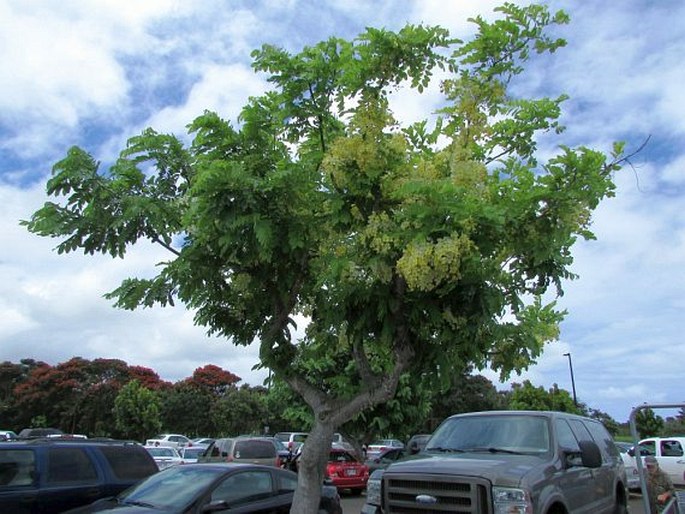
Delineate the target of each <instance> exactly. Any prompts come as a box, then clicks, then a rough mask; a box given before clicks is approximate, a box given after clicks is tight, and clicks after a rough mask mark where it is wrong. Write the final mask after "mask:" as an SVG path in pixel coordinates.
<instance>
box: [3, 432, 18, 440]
mask: <svg viewBox="0 0 685 514" xmlns="http://www.w3.org/2000/svg"><path fill="white" fill-rule="evenodd" d="M16 438H17V434H15V433H14V432H13V431H12V430H0V441H11V440H13V439H16Z"/></svg>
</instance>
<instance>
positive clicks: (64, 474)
mask: <svg viewBox="0 0 685 514" xmlns="http://www.w3.org/2000/svg"><path fill="white" fill-rule="evenodd" d="M96 479H97V472H96V471H95V467H94V466H93V463H92V462H91V460H90V458H89V457H88V454H87V453H86V452H85V450H83V449H82V448H50V449H48V476H47V482H48V483H49V484H68V483H73V482H79V483H83V482H93V481H95V480H96Z"/></svg>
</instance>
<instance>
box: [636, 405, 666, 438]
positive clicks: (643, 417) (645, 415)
mask: <svg viewBox="0 0 685 514" xmlns="http://www.w3.org/2000/svg"><path fill="white" fill-rule="evenodd" d="M635 428H636V429H637V432H638V433H639V434H640V438H641V439H644V438H645V437H655V436H658V435H659V434H660V433H661V429H662V428H664V419H663V418H662V417H661V416H657V415H656V414H654V411H653V410H652V409H650V408H646V409H640V410H639V411H637V413H636V414H635Z"/></svg>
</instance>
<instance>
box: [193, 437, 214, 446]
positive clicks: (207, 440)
mask: <svg viewBox="0 0 685 514" xmlns="http://www.w3.org/2000/svg"><path fill="white" fill-rule="evenodd" d="M213 442H214V438H213V437H198V438H197V439H193V446H198V445H199V446H204V447H205V448H207V446H209V445H210V444H212V443H213Z"/></svg>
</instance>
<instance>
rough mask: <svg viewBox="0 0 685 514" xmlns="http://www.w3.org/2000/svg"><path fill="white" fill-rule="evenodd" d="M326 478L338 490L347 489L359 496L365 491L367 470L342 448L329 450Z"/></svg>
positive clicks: (367, 476) (367, 477) (367, 478)
mask: <svg viewBox="0 0 685 514" xmlns="http://www.w3.org/2000/svg"><path fill="white" fill-rule="evenodd" d="M326 476H327V477H328V478H329V480H330V482H331V483H332V484H333V485H334V486H335V487H337V488H338V490H342V489H349V491H350V492H351V493H352V494H354V495H359V494H361V493H362V491H363V490H364V489H366V482H367V481H368V480H369V468H368V467H367V466H366V465H365V464H362V463H361V462H359V460H357V458H356V457H355V456H354V455H353V454H352V453H350V452H348V451H347V450H345V449H343V448H331V451H330V452H329V454H328V463H327V464H326Z"/></svg>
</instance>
